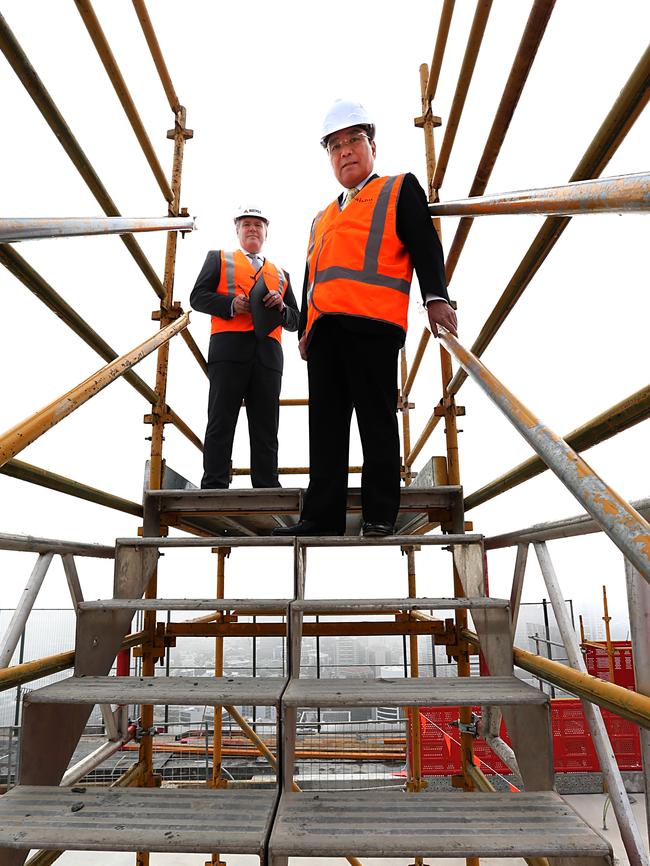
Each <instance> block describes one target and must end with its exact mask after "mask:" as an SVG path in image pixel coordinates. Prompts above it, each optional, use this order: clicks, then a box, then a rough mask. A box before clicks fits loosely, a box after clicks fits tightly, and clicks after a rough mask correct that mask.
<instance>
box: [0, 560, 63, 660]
mask: <svg viewBox="0 0 650 866" xmlns="http://www.w3.org/2000/svg"><path fill="white" fill-rule="evenodd" d="M53 556H54V553H53V552H52V551H49V552H47V553H39V555H38V559H37V560H36V563H35V565H34V568H33V569H32V573H31V575H30V576H29V579H28V581H27V583H26V584H25V588H24V589H23V592H22V595H21V596H20V599H19V601H18V604H17V605H16V609H15V611H14V613H13V616H12V617H11V621H10V622H9V625H8V626H7V630H6V631H5V633H4V635H3V637H2V641H1V642H0V668H6V667H7V666H8V665H9V663H10V662H11V659H12V657H13V654H14V651H15V649H16V647H17V646H18V641H19V640H20V636H21V634H22V633H23V631H24V629H25V623H26V622H27V619H28V617H29V615H30V613H31V611H32V608H33V607H34V602H35V601H36V597H37V596H38V593H39V591H40V589H41V586H42V585H43V580H44V579H45V575H46V574H47V570H48V568H49V567H50V563H51V562H52V557H53Z"/></svg>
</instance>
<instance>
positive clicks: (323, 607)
mask: <svg viewBox="0 0 650 866" xmlns="http://www.w3.org/2000/svg"><path fill="white" fill-rule="evenodd" d="M509 604H510V603H509V601H508V600H507V599H505V598H487V597H485V596H484V597H483V598H427V597H422V598H372V599H367V598H346V599H336V598H322V599H321V598H319V599H301V600H299V601H294V602H292V604H291V609H292V610H296V611H299V612H300V613H303V614H306V615H307V616H309V615H310V614H320V615H321V616H323V615H326V614H329V613H348V614H354V613H357V612H358V611H363V612H364V613H368V612H375V613H390V612H392V611H395V610H454V609H455V608H458V607H466V608H468V609H469V610H472V609H475V608H492V607H494V608H507V607H508V606H509Z"/></svg>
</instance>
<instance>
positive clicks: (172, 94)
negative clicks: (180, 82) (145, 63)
mask: <svg viewBox="0 0 650 866" xmlns="http://www.w3.org/2000/svg"><path fill="white" fill-rule="evenodd" d="M133 7H134V9H135V14H136V15H137V16H138V20H139V21H140V25H141V27H142V32H143V33H144V36H145V39H146V40H147V45H148V46H149V50H150V51H151V56H152V58H153V61H154V63H155V65H156V69H157V70H158V75H159V76H160V81H161V83H162V86H163V89H164V91H165V95H166V96H167V100H168V102H169V107H170V108H171V110H172V111H173V112H174V114H177V113H178V112H179V111H180V110H181V103H180V100H179V98H178V96H177V95H176V91H175V89H174V85H173V84H172V80H171V76H170V74H169V70H168V69H167V64H166V63H165V58H164V57H163V53H162V51H161V50H160V45H159V43H158V38H157V36H156V32H155V30H154V29H153V25H152V23H151V18H150V17H149V13H148V11H147V7H146V5H145V3H144V0H133Z"/></svg>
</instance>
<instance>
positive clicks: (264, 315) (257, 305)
mask: <svg viewBox="0 0 650 866" xmlns="http://www.w3.org/2000/svg"><path fill="white" fill-rule="evenodd" d="M268 291H269V290H268V288H267V286H266V283H265V282H264V275H263V274H260V275H259V277H258V278H257V282H256V283H255V285H254V286H253V288H252V289H251V293H250V295H249V300H250V304H251V315H252V316H253V327H254V328H255V336H256V337H257V338H258V340H261V339H263V338H264V337H267V336H268V335H269V334H270V333H271V331H273V330H275V328H277V327H278V325H281V324H282V322H283V319H284V317H283V315H282V313H281V311H280V310H279V309H278V308H277V307H271V308H270V309H269V308H267V307H265V306H264V304H263V303H262V298H265V297H266V295H267V294H268Z"/></svg>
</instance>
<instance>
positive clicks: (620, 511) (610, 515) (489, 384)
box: [440, 328, 650, 583]
mask: <svg viewBox="0 0 650 866" xmlns="http://www.w3.org/2000/svg"><path fill="white" fill-rule="evenodd" d="M440 332H441V334H440V339H441V340H442V342H443V343H444V345H445V347H446V349H447V351H448V352H450V353H451V354H452V355H453V356H454V357H455V358H456V360H457V361H458V363H459V364H460V365H461V366H462V367H463V369H464V370H465V371H466V373H467V374H468V375H469V376H471V377H472V379H473V380H474V382H476V384H477V385H478V386H479V387H480V388H481V389H482V390H483V391H484V392H485V393H486V394H487V395H488V397H489V398H490V399H491V400H492V402H493V403H495V405H496V406H497V407H498V408H499V409H500V410H501V411H502V412H503V414H504V415H505V416H506V418H508V420H509V421H510V423H511V424H512V425H513V426H514V427H515V428H516V429H517V430H518V432H519V433H520V434H521V435H522V436H523V437H524V439H525V440H526V441H527V442H528V443H529V445H531V446H532V448H533V449H534V450H535V451H536V452H537V454H538V455H539V456H540V457H541V458H542V460H543V461H544V462H545V463H546V465H547V466H548V467H549V469H551V470H552V471H553V472H554V473H555V474H556V475H557V477H558V478H559V479H560V481H561V482H562V483H563V484H564V485H565V487H567V488H568V490H569V491H570V492H571V493H572V494H573V495H574V496H575V498H576V499H577V500H578V501H579V502H580V503H581V504H582V506H583V508H584V509H585V510H586V511H587V512H588V513H589V514H590V515H591V516H592V517H593V518H594V520H596V522H597V523H598V524H599V525H600V526H602V528H603V530H604V532H606V533H607V535H609V537H610V538H611V539H612V541H613V542H614V544H616V546H617V547H618V548H619V549H620V550H621V551H622V552H623V554H624V555H625V556H626V557H627V558H628V559H629V560H630V562H632V564H633V565H634V566H635V567H636V568H637V569H638V571H639V572H640V573H641V574H642V575H643V577H644V578H645V579H646V580H647V581H648V582H649V583H650V523H648V521H647V520H645V519H644V518H643V517H642V516H641V515H640V514H639V513H638V512H637V511H635V509H634V508H632V506H631V505H630V504H629V503H628V502H626V501H625V500H624V499H623V498H622V497H620V496H619V495H618V494H617V493H616V492H615V491H614V490H612V488H611V487H609V486H608V485H607V484H606V483H605V482H604V481H603V480H602V479H601V478H600V476H599V475H597V474H596V472H594V470H593V469H592V468H591V467H590V466H589V465H588V464H587V463H586V462H585V461H584V460H583V459H582V457H580V455H579V454H578V453H577V452H576V451H574V450H573V449H572V448H571V447H570V446H569V445H568V444H567V443H566V442H565V441H564V440H563V439H562V438H561V437H560V436H558V435H557V433H554V432H553V431H552V430H551V429H550V428H549V427H547V426H546V425H545V424H543V423H542V422H541V421H540V420H539V419H538V418H537V417H535V415H533V413H532V412H531V411H530V410H529V409H527V408H526V406H524V405H523V403H521V402H520V401H519V400H518V399H517V398H516V397H515V396H514V394H512V392H510V391H508V389H507V388H506V387H505V386H504V385H503V383H502V382H500V381H499V380H498V379H497V378H496V376H494V375H493V374H492V373H491V372H490V371H489V370H488V369H487V367H485V365H484V364H483V363H482V362H481V361H479V359H478V358H477V357H476V356H475V355H473V354H472V353H471V352H470V351H468V350H467V349H465V348H464V346H462V345H461V344H460V343H459V342H458V340H457V339H456V338H455V337H454V336H452V335H451V334H450V333H448V332H447V331H445V330H444V329H442V328H441V329H440Z"/></svg>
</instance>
